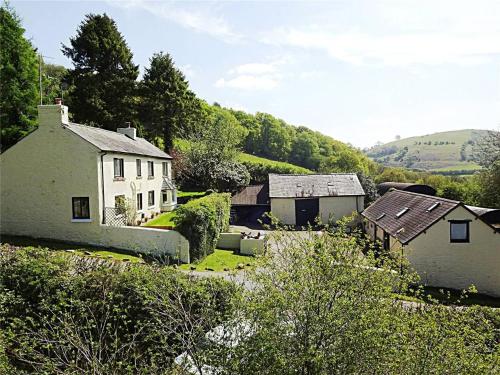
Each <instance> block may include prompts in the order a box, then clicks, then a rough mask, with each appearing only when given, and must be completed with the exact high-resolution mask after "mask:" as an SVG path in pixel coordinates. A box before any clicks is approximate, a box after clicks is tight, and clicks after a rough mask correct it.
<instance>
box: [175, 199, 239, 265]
mask: <svg viewBox="0 0 500 375" xmlns="http://www.w3.org/2000/svg"><path fill="white" fill-rule="evenodd" d="M230 210H231V195H230V194H228V193H221V194H218V193H214V194H210V195H207V196H205V197H203V198H200V199H196V200H192V201H189V202H188V203H186V204H185V205H182V206H180V207H179V208H178V209H177V210H176V215H175V217H174V222H175V230H176V231H178V232H179V233H181V234H182V235H183V236H184V237H186V238H187V240H188V241H189V257H190V259H191V261H194V260H197V259H203V258H204V257H206V256H207V255H210V254H212V253H213V252H214V250H215V246H216V244H217V240H218V239H219V235H220V234H221V232H224V231H227V230H228V227H229V214H230Z"/></svg>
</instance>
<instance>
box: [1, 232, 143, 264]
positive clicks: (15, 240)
mask: <svg viewBox="0 0 500 375" xmlns="http://www.w3.org/2000/svg"><path fill="white" fill-rule="evenodd" d="M0 242H1V243H6V244H9V245H12V246H20V247H43V248H47V249H49V250H56V251H60V252H65V253H66V252H67V253H68V254H69V253H73V254H77V255H81V256H94V257H99V258H110V259H115V260H125V259H128V261H130V262H132V263H142V262H144V261H143V260H142V258H140V257H138V256H135V255H132V253H130V252H127V251H126V250H117V249H107V248H102V247H97V246H90V245H78V244H71V243H65V242H60V241H52V240H40V239H36V238H29V237H18V236H2V238H1V241H0ZM67 250H70V251H67Z"/></svg>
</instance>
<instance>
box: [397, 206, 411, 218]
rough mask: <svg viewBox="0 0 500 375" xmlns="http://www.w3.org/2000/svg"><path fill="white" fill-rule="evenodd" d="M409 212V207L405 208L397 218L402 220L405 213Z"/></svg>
mask: <svg viewBox="0 0 500 375" xmlns="http://www.w3.org/2000/svg"><path fill="white" fill-rule="evenodd" d="M408 210H409V208H408V207H405V208H403V209H402V210H401V211H399V212H398V213H397V214H396V217H397V218H400V217H401V216H403V215H404V214H405V213H407V212H408Z"/></svg>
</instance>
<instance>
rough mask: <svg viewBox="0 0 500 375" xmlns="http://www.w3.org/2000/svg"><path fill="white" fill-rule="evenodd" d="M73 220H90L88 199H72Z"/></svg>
mask: <svg viewBox="0 0 500 375" xmlns="http://www.w3.org/2000/svg"><path fill="white" fill-rule="evenodd" d="M73 219H90V205H89V197H74V198H73Z"/></svg>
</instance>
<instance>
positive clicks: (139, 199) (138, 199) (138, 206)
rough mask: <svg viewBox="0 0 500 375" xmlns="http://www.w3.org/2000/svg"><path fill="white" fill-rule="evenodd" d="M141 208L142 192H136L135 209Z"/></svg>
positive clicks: (139, 209)
mask: <svg viewBox="0 0 500 375" xmlns="http://www.w3.org/2000/svg"><path fill="white" fill-rule="evenodd" d="M141 210H142V193H139V194H137V211H141Z"/></svg>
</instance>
